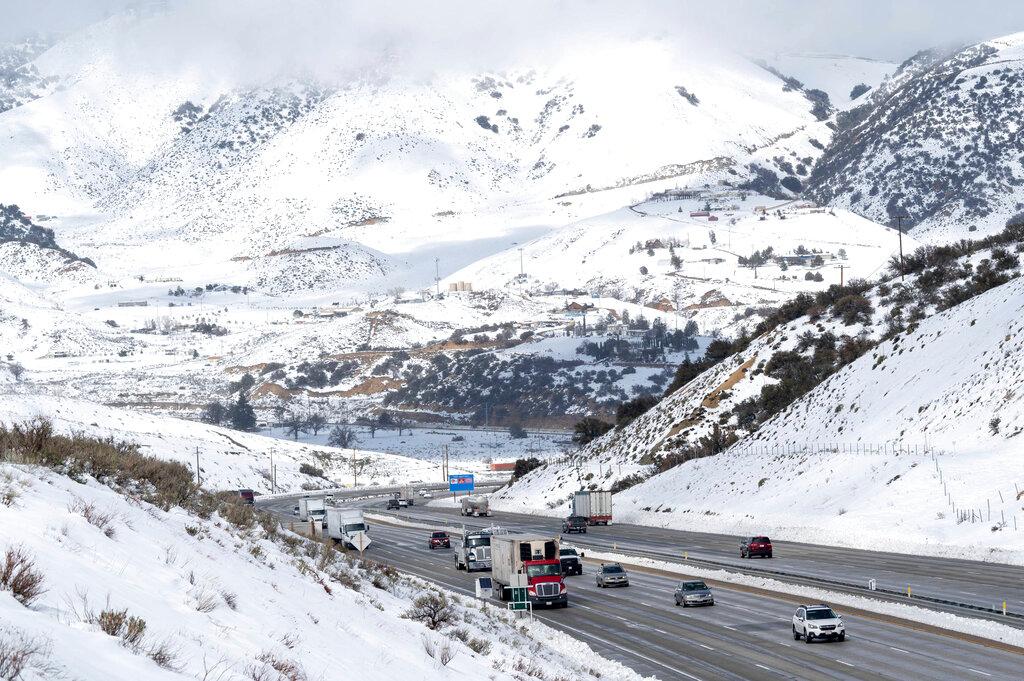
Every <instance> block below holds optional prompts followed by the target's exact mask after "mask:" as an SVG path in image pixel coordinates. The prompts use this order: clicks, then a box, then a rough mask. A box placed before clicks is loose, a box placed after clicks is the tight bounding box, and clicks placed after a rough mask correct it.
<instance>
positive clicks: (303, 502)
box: [299, 497, 327, 523]
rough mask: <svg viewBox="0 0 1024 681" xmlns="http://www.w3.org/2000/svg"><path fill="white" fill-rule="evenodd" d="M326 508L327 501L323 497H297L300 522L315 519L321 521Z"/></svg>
mask: <svg viewBox="0 0 1024 681" xmlns="http://www.w3.org/2000/svg"><path fill="white" fill-rule="evenodd" d="M326 508H327V503H326V501H325V500H324V498H323V497H303V498H302V499H299V520H301V521H302V522H308V521H310V520H316V521H319V522H321V523H322V522H323V521H324V510H325V509H326Z"/></svg>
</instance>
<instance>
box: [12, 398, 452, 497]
mask: <svg viewBox="0 0 1024 681" xmlns="http://www.w3.org/2000/svg"><path fill="white" fill-rule="evenodd" d="M36 418H45V419H49V420H50V421H51V422H52V423H53V425H54V427H55V429H56V430H57V431H58V432H63V433H84V434H87V435H90V436H94V437H100V438H108V437H109V438H114V439H115V440H118V441H121V442H128V443H133V444H137V445H139V447H140V448H141V451H143V452H144V453H147V454H151V455H153V456H157V457H159V458H162V459H167V460H171V461H180V462H181V463H183V464H185V465H186V466H188V467H189V468H191V469H192V470H193V471H195V466H196V457H197V455H198V457H199V467H200V481H201V483H202V485H203V486H204V487H206V488H208V489H239V488H250V489H253V490H256V491H258V492H264V493H265V492H270V491H271V490H272V489H273V485H272V482H271V480H272V477H273V476H272V469H271V466H272V465H273V467H274V470H276V489H277V490H278V491H290V490H291V491H295V490H298V489H299V488H300V486H301V485H303V484H307V485H316V486H327V485H336V486H345V487H350V486H352V484H353V482H354V481H353V475H352V468H351V465H350V464H351V462H352V460H353V459H354V460H356V461H357V462H362V461H366V465H365V467H363V466H362V464H360V466H359V468H360V470H359V476H358V483H359V484H360V485H387V484H393V483H400V482H409V481H412V480H435V481H437V482H441V481H442V479H441V468H440V464H439V463H438V462H436V461H426V460H423V459H417V458H409V457H405V456H396V455H393V454H385V453H381V452H375V451H365V450H359V449H357V450H347V449H346V450H342V449H337V448H335V447H327V446H323V445H312V444H304V443H295V442H291V441H287V440H282V439H278V438H271V437H265V436H262V435H256V434H253V433H243V432H239V431H236V430H230V429H227V428H220V427H217V426H211V425H208V424H205V423H198V422H195V421H186V420H183V419H176V418H172V417H168V416H153V415H148V414H140V413H138V412H132V411H128V410H124V409H116V408H111V407H105V406H103V405H98V404H95V403H93V402H86V401H83V400H77V399H69V398H60V397H54V396H49V395H36V394H29V393H22V392H13V393H8V392H6V391H4V392H2V393H0V421H2V422H3V423H4V424H5V425H8V426H11V425H14V424H21V423H27V422H29V421H32V420H33V419H36ZM303 464H307V465H310V466H313V467H315V468H318V469H321V470H323V471H324V472H325V475H326V476H327V478H328V479H326V480H325V479H320V478H316V477H312V476H310V475H305V474H303V473H300V472H299V467H300V466H301V465H303Z"/></svg>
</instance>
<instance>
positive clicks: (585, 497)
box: [572, 489, 612, 525]
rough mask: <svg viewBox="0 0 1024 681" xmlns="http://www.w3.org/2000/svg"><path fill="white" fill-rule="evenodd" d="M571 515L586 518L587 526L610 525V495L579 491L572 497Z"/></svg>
mask: <svg viewBox="0 0 1024 681" xmlns="http://www.w3.org/2000/svg"><path fill="white" fill-rule="evenodd" d="M572 515H575V516H582V517H584V518H586V519H587V524H588V525H611V524H612V493H611V492H610V491H608V490H587V489H581V490H580V491H578V492H576V493H575V494H573V495H572Z"/></svg>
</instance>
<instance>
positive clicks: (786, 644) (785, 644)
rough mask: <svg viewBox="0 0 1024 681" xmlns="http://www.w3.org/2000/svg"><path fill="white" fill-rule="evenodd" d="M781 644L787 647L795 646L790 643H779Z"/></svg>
mask: <svg viewBox="0 0 1024 681" xmlns="http://www.w3.org/2000/svg"><path fill="white" fill-rule="evenodd" d="M779 645H780V646H786V647H787V648H792V647H793V646H791V645H789V644H788V643H779Z"/></svg>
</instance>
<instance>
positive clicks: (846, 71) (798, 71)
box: [764, 53, 897, 109]
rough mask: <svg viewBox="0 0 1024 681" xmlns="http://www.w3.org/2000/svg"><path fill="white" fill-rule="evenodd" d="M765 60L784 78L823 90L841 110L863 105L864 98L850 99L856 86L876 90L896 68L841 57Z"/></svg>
mask: <svg viewBox="0 0 1024 681" xmlns="http://www.w3.org/2000/svg"><path fill="white" fill-rule="evenodd" d="M764 61H765V63H767V64H768V65H769V66H771V67H773V68H775V69H777V70H778V71H779V72H780V73H782V74H783V75H786V76H791V77H793V78H796V79H797V80H799V81H801V82H802V83H803V84H804V87H807V88H814V89H817V90H824V91H825V92H826V93H828V97H829V100H830V101H831V102H832V106H835V107H837V108H839V109H845V108H848V107H849V106H850V105H851V103H856V104H862V103H863V102H864V99H861V97H857V98H856V99H852V100H851V99H850V93H851V92H852V91H853V88H854V87H855V86H857V85H861V84H864V85H867V86H868V87H870V88H871V89H874V88H876V87H878V85H879V83H881V82H882V81H883V80H884V79H885V78H887V77H888V76H889V75H891V74H892V73H893V72H894V71H896V68H897V64H894V63H892V62H887V61H880V60H877V59H866V58H864V57H852V56H848V55H841V54H808V53H805V54H776V55H774V56H773V57H771V58H768V59H765V60H764ZM861 96H863V95H861ZM865 99H866V98H865Z"/></svg>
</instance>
